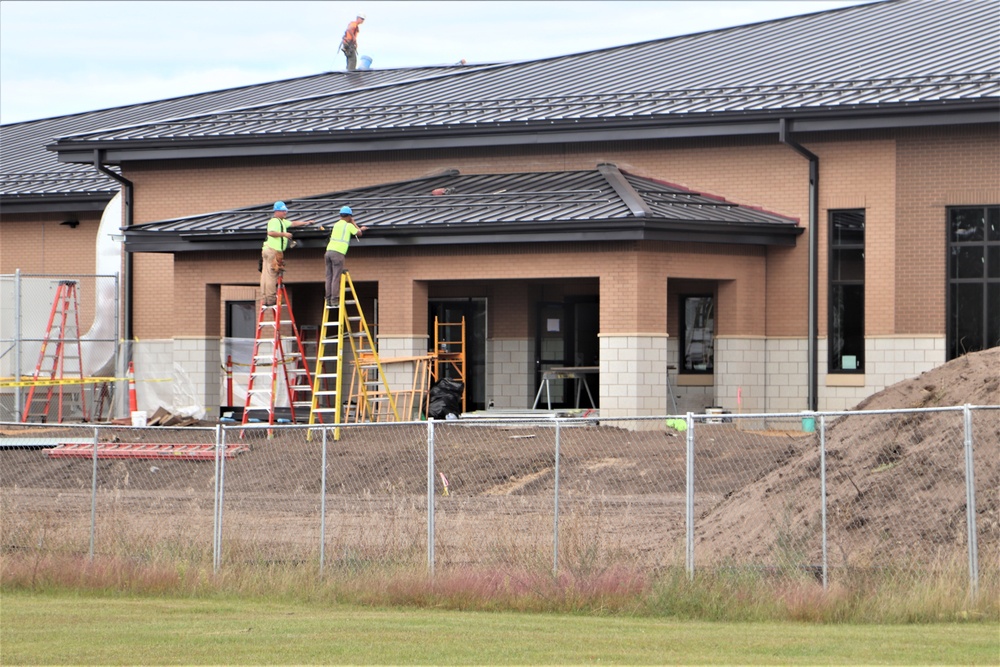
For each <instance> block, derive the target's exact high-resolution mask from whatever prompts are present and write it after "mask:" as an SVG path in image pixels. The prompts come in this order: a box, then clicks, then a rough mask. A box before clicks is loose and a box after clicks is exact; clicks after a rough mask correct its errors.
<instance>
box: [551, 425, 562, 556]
mask: <svg viewBox="0 0 1000 667" xmlns="http://www.w3.org/2000/svg"><path fill="white" fill-rule="evenodd" d="M559 436H560V433H559V420H558V419H556V460H555V471H554V475H555V490H554V491H553V502H554V507H553V510H552V574H558V573H559Z"/></svg>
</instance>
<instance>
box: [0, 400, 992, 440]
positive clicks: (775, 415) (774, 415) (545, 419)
mask: <svg viewBox="0 0 1000 667" xmlns="http://www.w3.org/2000/svg"><path fill="white" fill-rule="evenodd" d="M964 410H1000V405H955V406H941V407H932V408H895V409H887V410H841V411H816V412H812V411H810V410H800V411H797V412H768V413H730V412H726V413H722V414H702V413H693V412H689V413H687V414H685V415H680V416H678V415H655V416H650V415H635V416H631V417H601V416H600V415H595V416H587V417H556V416H552V415H545V416H538V417H531V416H517V417H497V418H491V417H476V418H474V419H428V420H426V421H424V420H419V421H416V420H415V421H398V422H370V423H345V424H235V425H234V424H223V423H221V422H220V423H219V424H218V425H214V424H213V425H206V426H178V427H171V426H131V425H129V424H111V423H107V424H94V423H91V422H78V423H68V422H62V423H44V424H41V423H36V422H17V421H0V428H9V429H17V428H21V429H31V428H46V429H64V430H69V429H81V428H87V429H96V430H98V431H100V430H104V429H130V430H136V431H139V430H154V431H158V432H161V433H162V432H165V431H172V430H176V431H184V432H189V433H190V432H197V431H204V432H214V431H215V430H216V428H217V427H219V428H221V429H222V431H234V430H238V431H260V430H310V431H317V432H322V431H324V430H328V431H329V430H333V429H357V428H389V427H404V426H407V427H412V426H421V427H425V428H426V427H427V426H428V425H433V424H439V425H444V426H448V427H451V426H463V427H470V426H511V425H517V426H547V427H552V426H555V425H557V424H558V425H561V426H584V425H598V424H615V423H625V422H631V423H634V422H662V421H665V420H667V419H678V418H683V419H686V418H690V419H691V420H692V421H693V422H707V421H709V420H712V421H713V422H715V421H717V420H718V419H720V418H723V419H725V420H727V421H731V420H734V419H739V420H774V419H801V418H803V417H834V418H839V417H864V416H873V415H901V414H914V413H934V412H963V411H964Z"/></svg>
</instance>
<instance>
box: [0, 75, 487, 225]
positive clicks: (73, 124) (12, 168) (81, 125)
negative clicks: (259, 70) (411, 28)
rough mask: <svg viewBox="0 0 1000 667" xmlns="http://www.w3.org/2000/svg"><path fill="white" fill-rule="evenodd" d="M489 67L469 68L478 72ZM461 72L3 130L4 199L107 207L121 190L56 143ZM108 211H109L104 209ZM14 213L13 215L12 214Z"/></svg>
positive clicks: (293, 87)
mask: <svg viewBox="0 0 1000 667" xmlns="http://www.w3.org/2000/svg"><path fill="white" fill-rule="evenodd" d="M484 66H488V65H466V66H465V68H466V69H474V68H477V67H484ZM459 69H463V68H459V67H456V66H446V67H419V68H405V69H373V70H357V71H354V72H326V73H323V74H315V75H310V76H304V77H297V78H294V79H285V80H281V81H272V82H268V83H261V84H255V85H250V86H240V87H237V88H228V89H225V90H218V91H212V92H206V93H198V94H196V95H184V96H181V97H174V98H170V99H165V100H158V101H154V102H144V103H140V104H130V105H126V106H119V107H113V108H109V109H102V110H98V111H89V112H85V113H77V114H70V115H65V116H57V117H54V118H45V119H40V120H31V121H25V122H21V123H7V124H4V125H0V197H2V201H3V203H4V204H5V208H7V205H16V204H17V203H18V202H20V201H36V200H37V199H38V197H44V196H50V195H51V196H54V197H56V198H68V197H70V196H72V195H79V196H81V197H84V198H85V197H88V196H98V198H100V196H103V199H104V201H105V202H106V201H107V200H108V199H110V198H111V197H112V196H113V195H114V193H115V192H117V191H118V187H119V186H118V184H117V183H116V182H115V181H114V180H113V179H111V178H109V177H107V176H105V175H103V174H101V173H99V172H97V171H96V170H95V169H94V168H93V167H92V166H89V165H86V166H81V165H79V164H67V163H64V162H60V161H59V158H58V155H57V154H56V153H53V152H52V151H48V150H46V149H45V146H46V144H47V143H49V142H50V141H54V140H55V138H56V137H59V136H64V135H67V134H76V133H80V132H91V131H94V130H99V129H101V128H108V127H120V126H123V125H134V124H137V123H147V122H150V121H161V120H164V119H169V118H180V117H185V116H190V115H191V114H198V113H205V112H209V111H223V110H226V109H233V108H240V107H245V106H248V105H254V104H262V103H266V102H276V101H283V100H300V99H303V98H307V97H310V96H314V95H327V94H330V93H331V92H337V91H345V90H356V89H358V88H359V87H377V86H381V85H387V84H391V83H397V82H399V81H405V80H410V79H414V78H422V77H433V76H448V75H450V74H453V73H455V72H456V71H457V70H459ZM102 207H103V206H102ZM7 210H11V209H9V208H8V209H7Z"/></svg>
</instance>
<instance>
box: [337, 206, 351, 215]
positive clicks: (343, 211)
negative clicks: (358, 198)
mask: <svg viewBox="0 0 1000 667" xmlns="http://www.w3.org/2000/svg"><path fill="white" fill-rule="evenodd" d="M340 214H341V215H354V211H352V210H351V207H350V206H341V207H340Z"/></svg>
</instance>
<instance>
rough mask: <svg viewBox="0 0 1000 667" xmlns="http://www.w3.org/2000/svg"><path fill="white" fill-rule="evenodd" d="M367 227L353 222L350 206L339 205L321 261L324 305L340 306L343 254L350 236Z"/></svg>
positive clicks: (358, 234)
mask: <svg viewBox="0 0 1000 667" xmlns="http://www.w3.org/2000/svg"><path fill="white" fill-rule="evenodd" d="M366 229H368V228H367V227H364V226H360V227H359V226H358V223H356V222H354V211H353V210H351V207H350V206H341V207H340V220H338V221H337V222H336V224H334V225H333V231H331V232H330V242H329V243H327V244H326V254H325V255H323V263H324V264H325V265H326V307H327V308H337V307H339V306H340V275H341V274H342V273H343V272H344V255H346V254H347V249H348V248H349V247H350V245H351V238H352V237H354V236H361V234H362V233H363V232H364V231H365V230H366Z"/></svg>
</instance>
